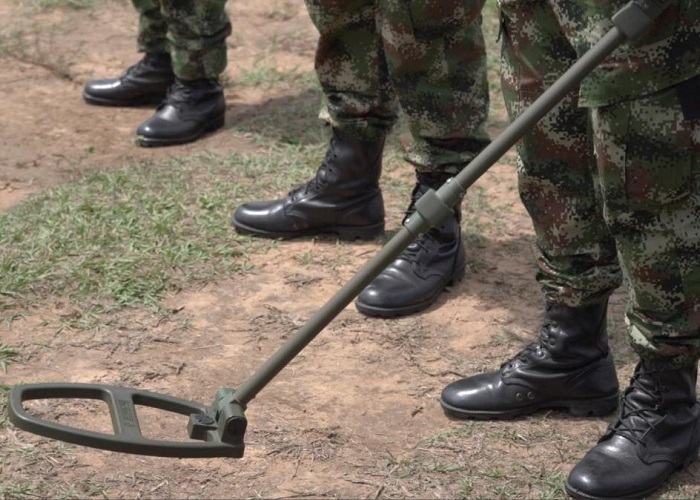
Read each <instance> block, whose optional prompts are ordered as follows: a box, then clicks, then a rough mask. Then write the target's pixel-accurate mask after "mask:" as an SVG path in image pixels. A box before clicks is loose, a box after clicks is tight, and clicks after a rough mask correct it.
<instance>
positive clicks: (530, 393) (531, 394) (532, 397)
mask: <svg viewBox="0 0 700 500" xmlns="http://www.w3.org/2000/svg"><path fill="white" fill-rule="evenodd" d="M527 399H535V393H534V392H528V393H527Z"/></svg>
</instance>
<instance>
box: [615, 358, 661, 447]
mask: <svg viewBox="0 0 700 500" xmlns="http://www.w3.org/2000/svg"><path fill="white" fill-rule="evenodd" d="M621 403H622V409H621V414H620V418H619V419H618V420H617V421H615V422H614V423H613V424H611V427H610V431H613V432H614V433H616V434H619V435H621V436H623V437H626V438H627V439H629V440H630V441H632V442H635V443H636V442H637V441H639V440H640V439H641V438H642V437H643V436H644V434H646V432H647V431H648V430H649V429H652V428H653V427H654V426H656V425H657V424H658V423H659V422H660V421H661V420H663V418H664V413H663V412H662V411H660V406H661V404H662V395H661V387H660V385H659V383H658V381H657V380H656V379H655V378H654V374H653V371H645V370H644V369H643V368H641V367H640V366H638V367H637V369H636V371H635V374H634V376H633V378H632V382H631V384H630V386H629V388H628V389H627V390H626V391H625V393H624V395H623V397H622V401H621ZM609 434H611V433H609Z"/></svg>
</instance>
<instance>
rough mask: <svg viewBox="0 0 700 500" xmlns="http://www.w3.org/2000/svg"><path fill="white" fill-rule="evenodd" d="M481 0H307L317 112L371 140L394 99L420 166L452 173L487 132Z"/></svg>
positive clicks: (392, 116)
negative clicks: (319, 99)
mask: <svg viewBox="0 0 700 500" xmlns="http://www.w3.org/2000/svg"><path fill="white" fill-rule="evenodd" d="M483 4H484V0H410V1H409V0H378V1H375V0H306V6H307V8H308V11H309V14H310V16H311V19H312V20H313V22H314V24H315V25H316V28H317V29H318V31H319V35H320V36H319V41H318V47H317V51H316V73H317V75H318V79H319V81H320V83H321V87H322V89H323V93H324V104H323V109H322V111H321V118H322V119H324V120H325V121H327V122H328V123H330V124H331V125H332V126H333V127H336V128H338V129H341V130H344V131H346V132H348V133H351V134H352V135H354V136H356V137H358V138H361V139H365V140H374V139H377V138H378V137H380V136H383V135H385V134H387V133H388V131H389V130H390V129H391V128H392V126H393V125H394V123H395V122H396V120H397V116H398V112H399V108H400V109H401V110H402V111H403V112H404V113H405V114H406V117H407V121H408V124H409V127H410V131H411V135H412V139H413V140H412V144H411V145H410V146H409V148H408V151H407V155H406V159H407V160H408V161H409V162H410V163H412V164H414V165H415V166H416V169H417V170H418V171H424V172H439V173H446V174H455V173H457V172H459V171H460V170H461V168H462V167H463V166H464V165H465V164H466V163H468V162H469V161H470V160H471V159H473V158H474V157H475V156H476V155H477V154H478V153H479V151H481V149H483V147H484V146H485V145H486V144H488V142H489V138H488V135H487V134H486V131H485V129H484V121H485V119H486V117H487V114H488V107H489V96H488V84H487V80H486V52H485V46H484V40H483V35H482V30H481V8H482V7H483Z"/></svg>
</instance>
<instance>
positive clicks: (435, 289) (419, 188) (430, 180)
mask: <svg viewBox="0 0 700 500" xmlns="http://www.w3.org/2000/svg"><path fill="white" fill-rule="evenodd" d="M417 176H418V182H417V183H416V186H415V187H414V189H413V193H412V195H411V204H410V205H409V208H408V210H407V212H406V218H407V217H409V216H410V215H411V214H412V213H413V212H414V211H415V208H414V207H415V203H416V201H418V199H419V198H420V197H421V196H422V195H423V194H425V192H427V191H428V190H429V189H438V188H439V187H440V186H441V185H442V184H443V182H444V181H446V180H447V178H448V177H447V176H444V175H436V174H425V173H418V174H417ZM460 219H461V212H460V209H459V206H458V207H457V208H455V210H454V213H453V215H452V216H451V217H449V218H448V219H447V220H446V221H445V222H444V223H443V224H442V225H441V226H439V227H434V228H431V229H430V230H428V231H427V232H426V233H425V234H422V235H420V237H418V238H417V239H416V241H414V242H413V243H411V244H410V245H409V246H408V247H407V248H406V250H404V251H403V252H402V253H401V254H400V255H399V256H398V257H397V259H396V260H395V261H394V262H392V263H391V264H390V265H389V266H387V267H386V269H384V270H383V271H382V272H381V273H380V274H379V275H378V276H377V277H376V278H375V279H374V280H373V281H372V282H371V283H370V284H369V285H368V286H367V287H366V288H365V289H364V290H363V291H362V293H360V295H359V296H358V298H357V300H356V301H355V307H357V310H358V311H360V312H361V313H362V314H365V315H367V316H379V317H395V316H406V315H409V314H413V313H416V312H419V311H422V310H423V309H426V308H428V307H429V306H430V305H431V304H432V303H433V302H435V300H436V299H437V298H438V296H439V295H440V293H442V291H443V290H444V289H445V287H447V286H451V285H454V284H456V283H457V282H458V281H460V280H461V279H462V278H463V277H464V271H465V268H466V261H467V259H466V256H465V252H464V242H463V241H462V235H461V231H460ZM404 220H406V219H405V218H404Z"/></svg>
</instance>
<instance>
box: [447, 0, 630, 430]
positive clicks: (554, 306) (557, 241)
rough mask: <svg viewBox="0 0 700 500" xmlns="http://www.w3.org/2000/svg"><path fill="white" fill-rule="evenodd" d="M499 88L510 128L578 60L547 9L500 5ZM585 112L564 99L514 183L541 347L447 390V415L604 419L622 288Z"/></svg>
mask: <svg viewBox="0 0 700 500" xmlns="http://www.w3.org/2000/svg"><path fill="white" fill-rule="evenodd" d="M501 9H502V33H501V37H502V40H503V42H502V43H503V46H502V68H503V70H502V75H503V77H502V78H503V81H502V87H503V92H504V98H505V100H506V104H507V108H508V112H509V114H510V117H511V119H513V118H515V117H516V116H517V115H519V114H520V113H521V112H522V111H523V110H524V109H525V108H526V107H527V106H528V105H529V104H531V103H532V102H533V101H534V100H535V99H536V98H537V97H538V96H539V95H541V94H542V92H543V91H544V89H545V88H546V87H547V86H548V85H550V84H551V83H552V82H553V81H555V80H556V79H557V78H558V77H559V76H560V75H561V74H562V73H563V72H564V71H565V70H566V69H568V68H569V67H570V66H571V64H572V63H573V62H574V61H575V60H576V53H575V51H574V49H573V47H572V46H571V45H570V44H569V42H568V41H567V39H566V38H565V37H564V35H563V34H562V33H561V32H560V30H559V25H558V23H557V20H556V17H555V16H554V13H553V12H552V10H551V9H550V7H549V5H548V2H547V0H527V1H525V0H502V1H501ZM588 124H589V121H588V118H587V113H586V110H583V109H579V108H578V107H577V95H575V93H572V94H571V95H569V96H567V97H566V98H565V99H564V100H563V101H562V102H561V103H560V104H559V105H558V106H557V107H556V108H555V109H554V110H553V111H551V112H550V113H549V114H548V115H547V116H546V117H544V118H543V119H542V120H541V121H540V122H539V123H538V124H537V126H536V127H534V128H533V130H532V131H530V132H529V133H528V134H527V135H526V136H525V137H524V138H523V140H522V141H521V142H520V143H519V146H518V153H519V154H518V183H519V190H520V195H521V198H522V201H523V203H524V205H525V207H526V208H527V210H528V212H529V214H530V216H531V217H532V220H533V225H534V228H535V232H536V237H537V245H538V247H539V250H540V258H539V260H538V264H539V272H538V275H537V279H538V281H539V283H540V284H541V286H542V289H543V292H544V296H545V299H546V307H545V314H544V321H543V323H542V326H541V327H540V331H539V337H538V339H537V340H536V341H535V342H534V343H533V344H531V345H529V346H528V347H527V348H525V350H523V351H522V352H520V353H518V354H517V355H516V356H514V357H513V358H512V359H510V360H509V361H507V362H506V363H504V364H503V365H502V367H501V369H500V370H498V371H494V372H489V373H484V374H480V375H476V376H473V377H469V378H466V379H463V380H459V381H457V382H454V383H452V384H450V385H448V386H447V387H446V388H445V389H444V390H443V393H442V398H441V404H442V406H443V409H444V410H445V412H446V413H447V414H448V415H450V416H453V417H457V418H484V419H486V418H510V417H515V416H520V415H526V414H529V413H532V412H534V411H536V410H539V409H541V408H564V409H567V410H568V411H570V412H571V413H573V414H576V415H587V414H595V415H603V414H606V413H609V412H611V411H612V410H613V409H614V408H615V406H616V405H617V399H618V382H617V377H616V373H615V367H614V364H613V359H612V355H611V353H610V351H609V347H608V339H607V332H606V318H607V299H608V296H609V295H610V293H611V292H612V291H613V290H614V289H615V288H616V287H617V286H619V284H620V281H621V272H620V269H619V265H618V264H617V261H616V255H615V245H614V243H613V240H612V238H611V236H610V235H609V234H608V232H607V230H606V227H605V223H604V220H603V217H602V211H601V210H600V208H599V205H598V203H597V198H596V189H595V178H594V175H593V172H594V162H593V160H592V158H593V156H592V153H593V151H592V146H591V143H590V134H589V125H588Z"/></svg>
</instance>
